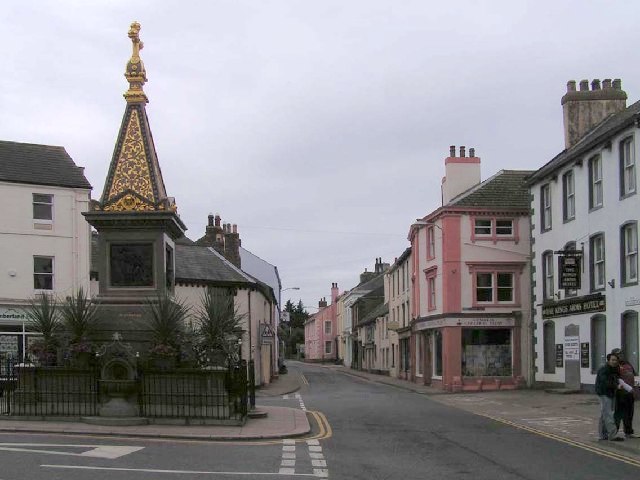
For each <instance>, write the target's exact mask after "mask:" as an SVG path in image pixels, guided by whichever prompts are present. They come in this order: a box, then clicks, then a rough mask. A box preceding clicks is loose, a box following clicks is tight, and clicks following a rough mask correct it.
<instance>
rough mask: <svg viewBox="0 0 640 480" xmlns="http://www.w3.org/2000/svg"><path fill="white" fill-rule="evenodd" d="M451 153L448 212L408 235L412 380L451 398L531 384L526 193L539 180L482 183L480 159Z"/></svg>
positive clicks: (517, 176) (512, 174)
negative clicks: (453, 393) (462, 393)
mask: <svg viewBox="0 0 640 480" xmlns="http://www.w3.org/2000/svg"><path fill="white" fill-rule="evenodd" d="M455 150H456V148H455V147H453V146H452V147H451V149H450V155H449V157H447V158H446V159H445V170H446V173H445V177H444V178H443V180H442V206H441V207H440V208H438V209H436V210H434V211H433V212H431V213H429V214H427V215H426V216H424V217H423V218H421V219H418V220H417V221H416V222H415V223H414V224H413V225H412V226H411V228H410V230H409V240H410V241H411V248H412V258H413V267H412V289H413V292H412V295H411V298H412V302H413V305H412V324H411V344H410V355H411V375H410V376H411V379H412V380H413V381H415V382H418V383H423V384H427V385H433V386H436V387H439V388H442V389H443V390H447V391H460V390H488V389H504V388H516V387H518V386H520V385H523V384H525V383H526V382H527V380H530V377H531V374H530V372H531V368H530V365H531V363H530V352H531V343H530V342H531V335H530V332H531V323H530V321H531V320H530V319H531V314H530V312H531V304H530V295H529V292H530V273H529V190H528V188H527V185H526V178H527V176H528V175H530V174H531V173H532V172H529V171H519V170H502V171H500V172H498V173H497V174H495V175H493V176H492V177H490V178H488V179H487V180H485V181H481V176H480V158H479V157H476V156H475V152H474V149H470V152H469V153H470V156H469V157H467V156H466V152H465V148H464V147H460V153H459V155H456V151H455Z"/></svg>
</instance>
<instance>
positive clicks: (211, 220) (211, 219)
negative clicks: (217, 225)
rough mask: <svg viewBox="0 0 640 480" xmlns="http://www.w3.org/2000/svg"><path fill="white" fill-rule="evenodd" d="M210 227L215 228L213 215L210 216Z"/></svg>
mask: <svg viewBox="0 0 640 480" xmlns="http://www.w3.org/2000/svg"><path fill="white" fill-rule="evenodd" d="M209 226H210V227H213V215H211V214H209Z"/></svg>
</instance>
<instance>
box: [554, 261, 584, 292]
mask: <svg viewBox="0 0 640 480" xmlns="http://www.w3.org/2000/svg"><path fill="white" fill-rule="evenodd" d="M581 263H582V257H581V256H578V255H561V256H559V257H558V271H559V272H560V285H559V288H560V289H564V290H578V289H580V287H581V282H580V279H581V278H582V275H581V271H580V270H581V269H580V264H581Z"/></svg>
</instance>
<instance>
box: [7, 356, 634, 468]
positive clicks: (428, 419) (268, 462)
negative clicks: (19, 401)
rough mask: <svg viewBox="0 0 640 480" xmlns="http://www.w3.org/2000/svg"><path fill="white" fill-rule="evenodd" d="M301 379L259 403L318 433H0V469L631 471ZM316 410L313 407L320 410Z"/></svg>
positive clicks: (480, 422)
mask: <svg viewBox="0 0 640 480" xmlns="http://www.w3.org/2000/svg"><path fill="white" fill-rule="evenodd" d="M289 369H290V373H289V374H298V373H302V374H303V375H304V378H305V379H306V382H308V385H307V384H306V382H305V385H304V386H303V388H302V389H301V390H300V391H299V392H297V393H296V394H290V395H287V396H285V398H282V397H276V398H260V399H259V402H260V403H262V404H271V405H283V406H289V407H296V408H305V409H307V410H308V411H309V412H310V415H311V417H312V418H316V417H314V416H313V415H312V414H311V411H315V412H321V413H322V414H323V415H324V417H326V419H327V420H328V424H329V426H330V428H327V427H326V425H323V424H321V426H320V427H319V428H316V429H315V431H314V432H313V434H314V435H312V436H315V437H322V438H316V439H297V440H295V441H294V440H284V441H282V440H280V441H271V442H255V443H212V442H187V441H164V440H156V441H154V440H137V439H131V438H96V437H72V436H54V435H15V434H0V480H31V479H43V480H44V479H46V480H50V479H52V480H58V479H59V480H63V479H64V480H76V479H91V480H103V479H104V480H124V479H126V480H130V479H133V480H138V479H139V480H149V479H182V480H190V479H198V480H199V479H232V478H233V479H238V478H246V479H267V478H270V479H294V478H318V477H324V478H326V477H327V476H328V478H331V479H367V480H368V479H371V480H382V479H399V480H410V479H420V480H422V479H438V480H440V479H442V478H446V479H456V480H457V479H466V478H473V479H477V480H484V479H491V480H494V479H532V480H533V479H554V480H555V479H576V480H577V479H580V480H586V479H599V480H600V479H608V478H617V479H627V478H628V479H631V478H638V475H639V474H640V469H638V467H635V466H632V465H628V464H625V463H622V462H619V461H617V460H614V459H611V458H607V457H603V456H599V455H596V454H594V453H592V452H589V451H586V450H583V449H580V448H576V447H572V446H570V445H567V444H564V443H562V442H558V441H554V440H552V439H549V438H546V437H543V436H538V435H536V434H533V433H530V432H526V431H523V430H518V429H515V428H512V427H509V426H507V425H504V424H501V423H497V422H494V421H492V420H489V419H487V418H484V417H480V416H476V415H473V414H471V413H467V412H464V411H462V410H459V409H455V408H452V407H448V406H446V405H442V404H441V403H437V402H433V401H431V400H430V399H429V398H428V397H425V396H423V395H419V394H415V393H411V392H407V391H404V390H399V389H396V388H394V387H390V386H386V385H380V384H377V383H373V382H369V381H367V380H364V379H362V378H356V377H352V376H348V375H345V374H343V373H338V372H336V371H334V370H333V369H331V368H326V367H321V366H313V365H303V364H289ZM320 417H322V415H320Z"/></svg>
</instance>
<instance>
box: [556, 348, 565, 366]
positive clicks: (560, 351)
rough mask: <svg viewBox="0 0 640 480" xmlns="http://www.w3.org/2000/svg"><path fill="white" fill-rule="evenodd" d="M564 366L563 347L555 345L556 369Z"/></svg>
mask: <svg viewBox="0 0 640 480" xmlns="http://www.w3.org/2000/svg"><path fill="white" fill-rule="evenodd" d="M563 366H564V345H563V344H562V343H556V367H563Z"/></svg>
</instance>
